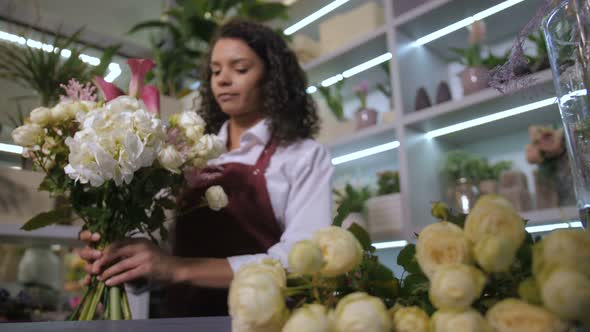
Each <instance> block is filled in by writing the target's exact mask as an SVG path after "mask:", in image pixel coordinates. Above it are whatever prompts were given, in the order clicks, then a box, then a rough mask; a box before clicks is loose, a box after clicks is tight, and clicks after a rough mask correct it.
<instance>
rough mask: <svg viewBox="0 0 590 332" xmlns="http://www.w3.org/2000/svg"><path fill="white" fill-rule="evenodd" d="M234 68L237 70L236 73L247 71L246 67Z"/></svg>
mask: <svg viewBox="0 0 590 332" xmlns="http://www.w3.org/2000/svg"><path fill="white" fill-rule="evenodd" d="M236 70H237V72H238V73H240V74H245V73H247V72H248V68H239V69H236Z"/></svg>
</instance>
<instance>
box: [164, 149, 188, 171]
mask: <svg viewBox="0 0 590 332" xmlns="http://www.w3.org/2000/svg"><path fill="white" fill-rule="evenodd" d="M158 161H159V162H160V165H162V167H164V168H165V169H167V170H169V171H170V172H172V173H176V174H179V173H180V166H182V164H183V160H182V155H181V154H180V152H178V150H176V149H175V148H174V146H172V145H168V146H167V147H165V148H163V149H161V150H160V151H159V152H158Z"/></svg>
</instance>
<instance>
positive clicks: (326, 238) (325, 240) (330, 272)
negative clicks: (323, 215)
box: [313, 226, 363, 277]
mask: <svg viewBox="0 0 590 332" xmlns="http://www.w3.org/2000/svg"><path fill="white" fill-rule="evenodd" d="M313 242H315V244H316V245H318V246H319V247H320V250H321V251H322V257H323V259H324V262H325V264H324V266H323V267H322V270H321V271H320V273H321V274H322V275H323V276H326V277H337V276H339V275H342V274H344V273H347V272H350V271H351V270H353V269H354V268H356V267H357V266H358V265H359V264H360V263H361V261H362V259H363V248H362V247H361V244H360V243H359V242H358V240H357V239H356V238H355V237H354V235H352V233H350V232H349V231H347V230H345V229H343V228H340V227H336V226H330V227H327V228H324V229H320V230H318V231H316V232H315V234H314V236H313Z"/></svg>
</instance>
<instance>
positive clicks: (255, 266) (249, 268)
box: [234, 258, 287, 288]
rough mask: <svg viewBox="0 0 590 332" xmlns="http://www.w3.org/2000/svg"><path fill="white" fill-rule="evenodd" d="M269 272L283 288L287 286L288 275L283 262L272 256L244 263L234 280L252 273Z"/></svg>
mask: <svg viewBox="0 0 590 332" xmlns="http://www.w3.org/2000/svg"><path fill="white" fill-rule="evenodd" d="M258 274H267V275H269V276H271V277H272V278H273V280H274V282H275V283H276V284H277V285H279V287H281V288H285V287H286V286H287V275H286V274H285V269H284V268H283V266H282V265H281V263H280V262H279V261H278V260H276V259H272V258H264V259H263V260H262V261H260V262H259V263H250V264H245V265H243V266H242V267H241V268H240V269H239V270H238V271H237V272H236V274H235V276H234V280H238V279H240V278H242V277H247V276H250V275H258Z"/></svg>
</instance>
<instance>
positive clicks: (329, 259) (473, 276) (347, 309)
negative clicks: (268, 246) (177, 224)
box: [228, 195, 590, 332]
mask: <svg viewBox="0 0 590 332" xmlns="http://www.w3.org/2000/svg"><path fill="white" fill-rule="evenodd" d="M432 214H433V216H434V217H435V218H437V219H439V221H437V222H435V223H433V224H430V225H428V226H426V227H425V228H424V229H422V231H421V232H420V233H419V234H417V237H418V238H417V242H416V244H409V245H407V246H406V247H404V248H403V249H402V251H401V252H400V254H399V255H398V264H399V265H401V266H402V267H403V268H404V269H405V272H404V274H403V277H402V278H401V280H400V279H397V278H396V277H395V276H394V275H393V273H391V271H390V270H389V269H387V268H386V267H385V266H383V265H381V264H380V263H379V259H378V258H377V257H376V256H374V248H373V247H372V246H371V244H370V243H371V242H370V237H369V235H368V234H367V233H366V232H364V231H363V229H362V228H361V227H359V226H358V225H354V224H353V225H352V226H351V227H350V228H349V229H348V230H346V229H343V228H341V227H339V224H337V223H336V222H335V224H334V225H333V226H331V227H328V228H325V229H321V230H319V231H317V232H316V233H315V234H314V235H313V236H312V237H311V238H310V239H307V240H303V241H301V242H298V243H296V244H295V245H294V246H293V248H292V249H291V252H290V253H289V270H288V271H286V270H284V269H283V267H282V266H281V265H280V263H279V262H277V261H274V260H270V259H266V260H263V261H262V262H260V263H252V264H248V265H245V266H244V267H242V268H241V269H240V270H239V271H238V272H237V273H236V275H235V277H234V279H233V281H232V283H231V287H230V293H229V298H228V303H229V308H230V315H231V319H232V329H233V331H236V332H242V331H270V332H272V331H287V332H291V331H317V332H331V331H336V332H340V331H347V332H356V331H363V332H367V331H371V332H374V331H375V332H381V331H383V332H386V331H402V332H406V331H418V332H426V331H442V332H446V331H475V332H477V331H484V332H485V331H523V332H524V331H526V332H537V331H538V332H541V331H551V332H553V331H555V332H565V331H570V328H575V327H582V326H585V327H588V326H590V320H588V316H587V312H586V311H587V310H586V309H587V308H588V306H590V265H589V264H590V259H589V258H590V233H588V232H587V231H585V230H575V229H566V230H557V231H554V232H553V233H550V234H549V235H547V236H546V237H545V238H543V239H533V238H532V236H531V235H530V234H529V233H527V232H526V230H525V221H524V220H523V219H522V218H521V217H520V216H519V215H518V214H517V213H516V211H515V210H514V208H513V207H512V206H511V204H510V202H508V201H507V200H506V199H504V198H502V197H500V196H496V195H485V196H483V197H482V198H481V199H480V200H479V201H478V202H477V203H476V205H475V206H474V208H473V209H472V211H471V213H470V214H468V215H466V214H461V213H456V212H455V211H454V210H452V209H449V208H448V207H447V206H446V205H445V204H443V203H434V204H433V205H432Z"/></svg>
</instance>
